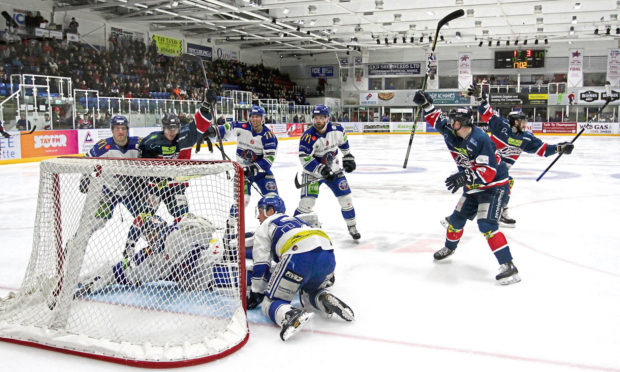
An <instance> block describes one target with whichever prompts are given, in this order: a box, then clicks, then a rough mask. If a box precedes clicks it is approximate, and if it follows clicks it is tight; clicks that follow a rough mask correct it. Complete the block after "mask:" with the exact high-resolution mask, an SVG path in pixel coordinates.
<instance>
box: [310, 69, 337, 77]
mask: <svg viewBox="0 0 620 372" xmlns="http://www.w3.org/2000/svg"><path fill="white" fill-rule="evenodd" d="M310 76H312V77H323V78H324V77H333V76H334V66H311V67H310Z"/></svg>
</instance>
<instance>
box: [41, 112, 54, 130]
mask: <svg viewBox="0 0 620 372" xmlns="http://www.w3.org/2000/svg"><path fill="white" fill-rule="evenodd" d="M43 129H45V130H50V129H52V119H51V118H50V114H49V113H47V112H46V113H45V116H44V118H43Z"/></svg>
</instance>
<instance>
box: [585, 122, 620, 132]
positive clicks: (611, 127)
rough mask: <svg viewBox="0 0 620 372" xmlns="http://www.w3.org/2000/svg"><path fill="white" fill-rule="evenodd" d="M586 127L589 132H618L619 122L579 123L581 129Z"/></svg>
mask: <svg viewBox="0 0 620 372" xmlns="http://www.w3.org/2000/svg"><path fill="white" fill-rule="evenodd" d="M582 128H585V131H584V133H588V134H617V133H618V123H579V130H581V129H582Z"/></svg>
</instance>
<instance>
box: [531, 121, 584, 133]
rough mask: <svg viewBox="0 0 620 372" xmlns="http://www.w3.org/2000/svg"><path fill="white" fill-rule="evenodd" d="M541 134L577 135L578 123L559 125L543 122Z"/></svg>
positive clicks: (552, 122) (557, 123)
mask: <svg viewBox="0 0 620 372" xmlns="http://www.w3.org/2000/svg"><path fill="white" fill-rule="evenodd" d="M540 131H541V133H577V122H568V123H559V122H554V121H551V122H549V121H543V122H542V128H541V130H540Z"/></svg>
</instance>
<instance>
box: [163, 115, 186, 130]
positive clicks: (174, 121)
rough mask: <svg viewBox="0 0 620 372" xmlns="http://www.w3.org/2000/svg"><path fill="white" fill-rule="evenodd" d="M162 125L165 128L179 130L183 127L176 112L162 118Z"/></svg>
mask: <svg viewBox="0 0 620 372" xmlns="http://www.w3.org/2000/svg"><path fill="white" fill-rule="evenodd" d="M161 125H162V127H164V128H171V129H179V128H180V127H181V120H179V117H178V116H177V114H175V113H174V112H167V113H165V114H164V116H163V117H162V118H161Z"/></svg>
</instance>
